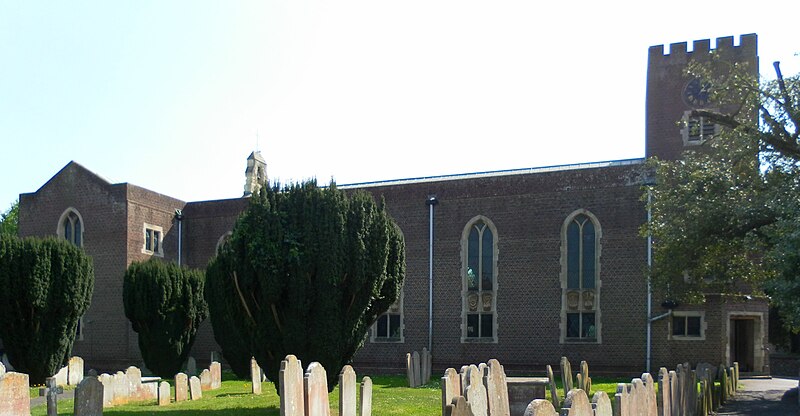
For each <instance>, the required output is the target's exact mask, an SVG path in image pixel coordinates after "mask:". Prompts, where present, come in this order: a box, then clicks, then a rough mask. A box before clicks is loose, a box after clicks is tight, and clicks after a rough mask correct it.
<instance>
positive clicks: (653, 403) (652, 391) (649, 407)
mask: <svg viewBox="0 0 800 416" xmlns="http://www.w3.org/2000/svg"><path fill="white" fill-rule="evenodd" d="M642 382H643V383H644V388H645V392H646V396H645V397H646V400H645V412H646V414H647V416H658V401H657V399H656V383H655V380H653V376H652V375H650V373H643V374H642Z"/></svg>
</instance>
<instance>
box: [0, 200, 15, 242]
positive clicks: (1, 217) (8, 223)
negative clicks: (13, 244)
mask: <svg viewBox="0 0 800 416" xmlns="http://www.w3.org/2000/svg"><path fill="white" fill-rule="evenodd" d="M18 230H19V201H14V203H13V204H11V206H10V207H9V208H8V211H6V212H4V213H2V214H0V234H6V235H14V236H16V235H18Z"/></svg>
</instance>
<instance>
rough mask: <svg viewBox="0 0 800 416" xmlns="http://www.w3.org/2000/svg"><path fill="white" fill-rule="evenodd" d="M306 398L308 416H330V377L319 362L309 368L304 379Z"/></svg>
mask: <svg viewBox="0 0 800 416" xmlns="http://www.w3.org/2000/svg"><path fill="white" fill-rule="evenodd" d="M303 387H304V388H305V396H306V405H305V406H306V416H330V415H331V409H330V405H329V403H328V375H327V373H326V372H325V368H323V367H322V365H321V364H320V363H318V362H313V363H311V364H310V365H309V366H308V369H307V370H306V374H305V376H304V377H303Z"/></svg>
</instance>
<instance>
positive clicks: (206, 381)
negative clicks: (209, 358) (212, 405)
mask: <svg viewBox="0 0 800 416" xmlns="http://www.w3.org/2000/svg"><path fill="white" fill-rule="evenodd" d="M200 388H201V389H203V390H211V370H209V369H207V368H205V369H203V371H202V372H200Z"/></svg>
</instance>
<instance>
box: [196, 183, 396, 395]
mask: <svg viewBox="0 0 800 416" xmlns="http://www.w3.org/2000/svg"><path fill="white" fill-rule="evenodd" d="M404 276H405V247H404V242H403V237H402V235H401V233H400V231H399V228H398V227H397V225H396V224H395V223H394V221H393V220H392V219H391V218H390V216H389V215H388V214H387V213H386V211H385V210H384V207H383V204H381V205H377V204H376V203H375V201H374V200H373V198H372V196H371V195H369V194H367V193H365V192H356V193H354V194H352V195H351V196H350V197H349V198H348V197H347V196H346V195H345V193H344V192H343V191H341V190H339V189H337V188H336V185H335V184H331V186H329V187H327V188H324V189H322V188H319V187H318V186H317V184H316V182H314V181H310V182H306V183H302V184H293V185H290V186H288V187H285V188H280V187H279V186H278V185H274V186H271V187H270V186H265V187H263V188H262V190H261V191H260V192H259V193H257V194H256V195H254V196H253V197H252V200H251V203H250V205H249V207H248V208H247V210H246V212H245V213H244V214H243V216H242V217H241V218H240V219H239V221H238V222H237V224H236V226H235V227H234V230H233V235H232V236H231V239H230V240H229V242H228V243H226V244H225V246H223V248H222V250H221V251H220V253H219V255H218V256H217V257H216V258H215V259H213V260H212V262H211V264H210V265H209V268H208V279H209V280H210V281H215V283H213V285H214V286H215V288H218V289H215V290H217V292H216V293H215V296H219V297H224V298H226V305H227V306H228V308H229V309H228V313H229V315H223V317H215V319H216V318H222V319H223V320H224V321H226V322H227V325H228V326H230V327H232V328H236V331H238V333H239V334H249V336H248V337H245V339H247V341H248V343H249V344H248V349H249V351H250V352H251V353H252V355H254V356H255V357H256V359H257V360H258V362H259V363H260V364H261V365H262V367H263V368H264V369H265V371H266V373H267V375H268V377H269V378H270V379H272V380H277V377H278V371H279V369H280V361H281V360H282V359H283V358H284V357H285V356H286V355H287V354H294V355H296V356H297V357H298V358H299V359H301V360H303V361H304V362H306V363H310V362H312V361H318V362H320V363H321V364H322V365H323V366H324V367H325V369H326V370H327V373H328V385H329V387H330V388H331V389H332V388H333V386H334V385H335V384H336V382H337V376H338V374H339V371H340V370H341V368H342V367H343V366H344V365H345V364H348V363H349V362H350V361H351V360H352V357H353V355H354V354H355V353H356V351H357V350H358V348H360V347H361V346H362V345H363V342H364V339H365V337H366V335H367V330H368V328H369V327H370V325H372V324H373V323H374V322H375V320H376V319H377V318H378V316H379V315H381V314H382V313H384V312H385V311H386V310H387V309H388V308H389V306H391V304H392V303H393V302H394V301H395V300H396V299H397V297H398V295H399V292H400V288H401V285H402V283H403V278H404ZM248 356H249V355H248Z"/></svg>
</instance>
